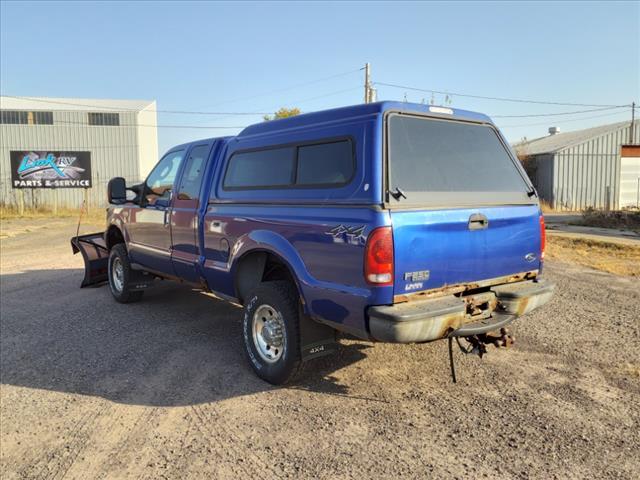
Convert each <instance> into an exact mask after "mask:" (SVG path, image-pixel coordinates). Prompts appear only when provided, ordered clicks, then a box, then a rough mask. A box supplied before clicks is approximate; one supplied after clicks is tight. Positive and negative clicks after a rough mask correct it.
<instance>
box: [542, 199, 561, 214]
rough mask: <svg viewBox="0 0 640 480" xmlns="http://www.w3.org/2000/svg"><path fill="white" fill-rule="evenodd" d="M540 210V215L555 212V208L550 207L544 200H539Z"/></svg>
mask: <svg viewBox="0 0 640 480" xmlns="http://www.w3.org/2000/svg"><path fill="white" fill-rule="evenodd" d="M540 209H541V210H542V213H552V212H555V211H557V210H556V209H555V208H553V207H552V206H551V204H550V203H549V202H547V201H545V200H540Z"/></svg>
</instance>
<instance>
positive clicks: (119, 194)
mask: <svg viewBox="0 0 640 480" xmlns="http://www.w3.org/2000/svg"><path fill="white" fill-rule="evenodd" d="M107 200H108V201H109V203H113V204H116V205H120V204H123V203H126V201H127V183H126V182H125V180H124V178H122V177H114V178H112V179H111V180H109V183H108V184H107Z"/></svg>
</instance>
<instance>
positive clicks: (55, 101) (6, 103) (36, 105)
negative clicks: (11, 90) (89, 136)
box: [0, 96, 155, 112]
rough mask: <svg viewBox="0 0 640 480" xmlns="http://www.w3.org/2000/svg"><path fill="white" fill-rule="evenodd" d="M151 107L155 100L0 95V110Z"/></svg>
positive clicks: (109, 110) (119, 109) (134, 108)
mask: <svg viewBox="0 0 640 480" xmlns="http://www.w3.org/2000/svg"><path fill="white" fill-rule="evenodd" d="M149 107H151V109H153V110H155V100H108V99H102V98H52V97H13V96H0V109H2V110H29V111H31V110H47V111H54V110H55V111H60V110H63V111H70V110H72V111H84V112H86V111H87V110H90V111H97V112H100V111H102V112H117V111H121V112H128V111H134V112H138V111H140V110H145V109H147V108H149Z"/></svg>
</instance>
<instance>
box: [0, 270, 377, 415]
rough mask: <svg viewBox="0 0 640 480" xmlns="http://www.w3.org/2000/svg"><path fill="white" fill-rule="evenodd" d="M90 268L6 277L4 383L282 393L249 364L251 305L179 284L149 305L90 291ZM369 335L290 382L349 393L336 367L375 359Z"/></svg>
mask: <svg viewBox="0 0 640 480" xmlns="http://www.w3.org/2000/svg"><path fill="white" fill-rule="evenodd" d="M81 278H82V270H80V269H57V270H31V271H26V272H22V273H15V274H6V275H2V279H1V282H0V298H1V315H0V317H1V318H0V362H1V365H2V368H1V370H0V380H1V382H2V383H3V384H5V385H14V386H20V387H27V388H38V389H45V390H52V391H58V392H69V393H75V394H80V395H90V396H99V397H103V398H106V399H108V400H112V401H114V402H119V403H127V404H137V405H154V406H178V405H193V404H199V403H206V402H212V401H220V400H224V399H226V398H231V397H239V396H244V395H251V394H254V393H258V392H262V391H268V390H275V389H278V387H274V386H272V385H269V384H267V383H265V382H263V381H262V380H260V379H258V378H257V377H256V376H255V375H254V373H253V371H252V370H251V368H250V367H249V365H248V363H247V361H246V359H245V357H244V353H243V350H242V343H241V326H240V319H241V310H240V309H239V308H237V307H235V306H233V305H230V304H228V303H225V302H222V301H219V300H216V299H213V298H211V297H210V296H207V295H204V294H201V293H198V292H195V291H192V289H190V288H188V287H185V286H180V285H178V284H175V283H172V282H157V283H158V285H157V286H154V287H153V288H152V289H149V290H147V291H146V292H145V296H144V298H143V300H142V301H141V302H139V303H135V304H129V305H121V304H118V303H116V302H115V301H114V300H113V299H112V298H111V294H110V293H109V291H108V287H106V286H103V287H100V288H87V289H82V290H81V289H80V288H79V283H80V280H81ZM368 348H370V344H368V343H366V342H349V344H348V345H345V344H341V345H340V346H339V350H338V353H337V354H335V355H332V356H331V357H327V358H320V359H316V360H312V361H310V362H308V363H307V364H306V365H305V371H304V372H303V375H302V378H301V379H300V380H299V381H298V382H297V383H295V384H293V385H291V386H289V387H287V388H291V389H295V390H306V391H311V392H317V393H322V394H330V395H340V396H347V397H348V396H349V391H348V387H346V386H344V385H341V384H340V383H339V381H338V379H337V377H336V376H335V372H336V371H337V370H339V369H341V368H343V367H346V366H348V365H351V364H353V363H356V362H358V361H360V360H362V359H363V358H365V351H366V349H368Z"/></svg>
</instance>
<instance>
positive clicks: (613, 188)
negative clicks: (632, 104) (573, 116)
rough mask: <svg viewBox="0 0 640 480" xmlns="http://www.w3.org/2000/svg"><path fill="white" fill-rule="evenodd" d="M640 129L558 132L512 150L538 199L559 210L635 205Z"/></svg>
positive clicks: (639, 191) (639, 201)
mask: <svg viewBox="0 0 640 480" xmlns="http://www.w3.org/2000/svg"><path fill="white" fill-rule="evenodd" d="M634 140H635V141H638V140H640V125H638V124H637V123H636V124H635V125H634V127H633V129H632V127H631V124H630V122H620V123H614V124H611V125H603V126H600V127H594V128H588V129H586V130H577V131H573V132H567V133H559V132H558V129H556V128H555V127H552V128H550V129H549V135H548V136H546V137H542V138H538V139H535V140H531V141H529V142H524V143H520V144H518V145H516V146H515V149H516V152H517V154H518V157H519V158H520V159H521V160H522V161H523V164H524V166H525V169H526V170H527V173H528V174H529V176H530V178H531V180H532V181H533V183H534V185H535V186H536V189H537V190H538V193H539V194H540V197H541V198H542V199H543V200H544V201H546V202H547V203H549V204H550V205H551V206H552V207H553V208H556V209H559V210H573V211H576V210H583V209H585V208H588V207H593V208H597V209H619V208H629V207H635V208H638V207H640V152H639V151H638V149H639V147H638V146H637V144H635V143H634Z"/></svg>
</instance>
